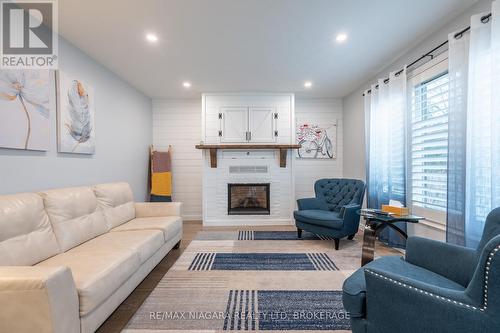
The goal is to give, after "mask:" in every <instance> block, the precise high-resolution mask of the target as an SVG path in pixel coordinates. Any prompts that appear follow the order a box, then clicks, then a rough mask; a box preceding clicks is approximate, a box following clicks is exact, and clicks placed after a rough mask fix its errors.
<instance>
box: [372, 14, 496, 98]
mask: <svg viewBox="0 0 500 333" xmlns="http://www.w3.org/2000/svg"><path fill="white" fill-rule="evenodd" d="M490 19H491V13H489V14H487V15H484V16H482V17H481V22H482V23H488V22H489V21H490ZM469 30H470V26H468V27H467V28H465V29H463V30H461V31H459V32H457V33H456V34H455V35H454V36H453V37H454V38H456V39H460V38H462V36H463V35H464V34H465V33H466V32H467V31H469ZM446 44H448V41H447V40H446V41H444V42H442V43H441V44H439V45H438V46H436V47H435V48H433V49H432V50H430V51H429V52H427V53H426V54H424V55H423V56H421V57H420V58H418V59H416V60H414V61H412V62H411V63H410V64H409V65H408V66H406V68H410V67H412V66H414V65H416V64H417V63H419V62H420V61H422V60H424V59H425V58H427V57H430V58H431V60H432V59H434V55H433V53H434V52H436V51H437V50H439V49H440V48H442V47H443V46H445V45H446ZM404 70H405V69H404V68H403V69H400V70H399V71H397V72H396V73H395V75H396V76H398V75H399V74H401V73H403V71H404ZM388 82H389V78H387V79H385V80H384V83H388ZM375 88H378V84H377V85H376V86H375ZM371 92H372V90H371V89H369V90H368V91H367V92H366V93H363V96H365V94H370V93H371Z"/></svg>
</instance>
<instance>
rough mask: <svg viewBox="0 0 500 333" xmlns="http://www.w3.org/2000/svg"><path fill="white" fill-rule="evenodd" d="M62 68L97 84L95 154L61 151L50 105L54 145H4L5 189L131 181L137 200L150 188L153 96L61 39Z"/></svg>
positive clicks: (0, 168)
mask: <svg viewBox="0 0 500 333" xmlns="http://www.w3.org/2000/svg"><path fill="white" fill-rule="evenodd" d="M59 64H60V70H61V71H64V72H66V73H68V74H72V75H77V76H79V77H80V78H81V79H82V80H83V81H86V82H88V83H89V84H91V85H93V87H94V89H95V94H96V97H95V105H96V107H95V110H96V114H95V129H96V153H95V155H78V154H60V153H57V135H56V133H57V130H56V112H55V109H54V107H52V108H51V115H50V121H51V128H50V150H49V151H48V152H34V151H24V150H13V149H1V148H0V194H9V193H18V192H27V191H39V190H43V189H48V188H58V187H68V186H79V185H90V184H96V183H102V182H113V181H126V182H128V183H130V185H131V186H132V189H133V191H134V195H135V198H136V200H141V201H144V199H145V198H146V193H147V175H148V154H149V153H148V146H149V145H150V144H151V140H152V134H151V133H152V131H151V123H152V120H151V99H150V98H148V97H147V96H145V95H144V94H142V93H141V92H139V91H137V90H136V89H134V88H132V87H131V86H130V85H129V84H128V83H126V82H124V81H123V80H121V79H120V78H118V77H117V76H116V75H115V74H113V73H112V72H111V71H109V70H108V69H106V68H105V67H103V66H102V65H100V64H99V63H97V62H96V61H94V60H93V59H92V58H90V57H89V56H87V55H86V54H84V53H83V52H82V51H81V50H79V49H78V48H76V47H75V46H73V45H72V44H70V43H68V42H67V41H65V40H63V39H60V41H59Z"/></svg>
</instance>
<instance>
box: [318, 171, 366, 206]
mask: <svg viewBox="0 0 500 333" xmlns="http://www.w3.org/2000/svg"><path fill="white" fill-rule="evenodd" d="M314 192H315V193H316V198H318V199H320V200H323V201H324V202H325V204H326V207H328V210H329V211H332V212H340V210H341V208H342V206H345V205H348V204H358V205H362V204H363V197H364V195H365V183H364V182H363V181H361V180H358V179H342V178H330V179H320V180H318V181H316V183H315V184H314Z"/></svg>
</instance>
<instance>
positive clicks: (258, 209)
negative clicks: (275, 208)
mask: <svg viewBox="0 0 500 333" xmlns="http://www.w3.org/2000/svg"><path fill="white" fill-rule="evenodd" d="M269 185H270V184H269V183H263V184H245V183H237V184H234V183H233V184H227V213H228V214H229V215H270V214H271V209H270V205H269Z"/></svg>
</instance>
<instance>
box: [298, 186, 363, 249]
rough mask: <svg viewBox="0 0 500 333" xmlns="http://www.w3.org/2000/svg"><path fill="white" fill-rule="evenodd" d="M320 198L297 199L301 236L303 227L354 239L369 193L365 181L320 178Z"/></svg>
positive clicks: (332, 235) (333, 235) (334, 238)
mask: <svg viewBox="0 0 500 333" xmlns="http://www.w3.org/2000/svg"><path fill="white" fill-rule="evenodd" d="M314 192H315V193H316V198H307V199H299V200H297V205H298V208H299V210H296V211H295V212H293V216H294V218H295V225H296V226H297V234H298V237H299V238H300V237H302V230H306V231H309V232H312V233H314V234H316V235H321V236H326V237H331V238H333V240H334V242H335V250H338V249H339V239H340V238H343V237H346V236H347V237H348V238H349V239H353V238H354V235H355V234H356V233H357V232H358V227H359V214H358V212H357V211H358V210H359V209H361V205H362V204H363V197H364V195H365V183H364V182H362V181H361V180H357V179H320V180H318V181H316V183H315V184H314Z"/></svg>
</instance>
